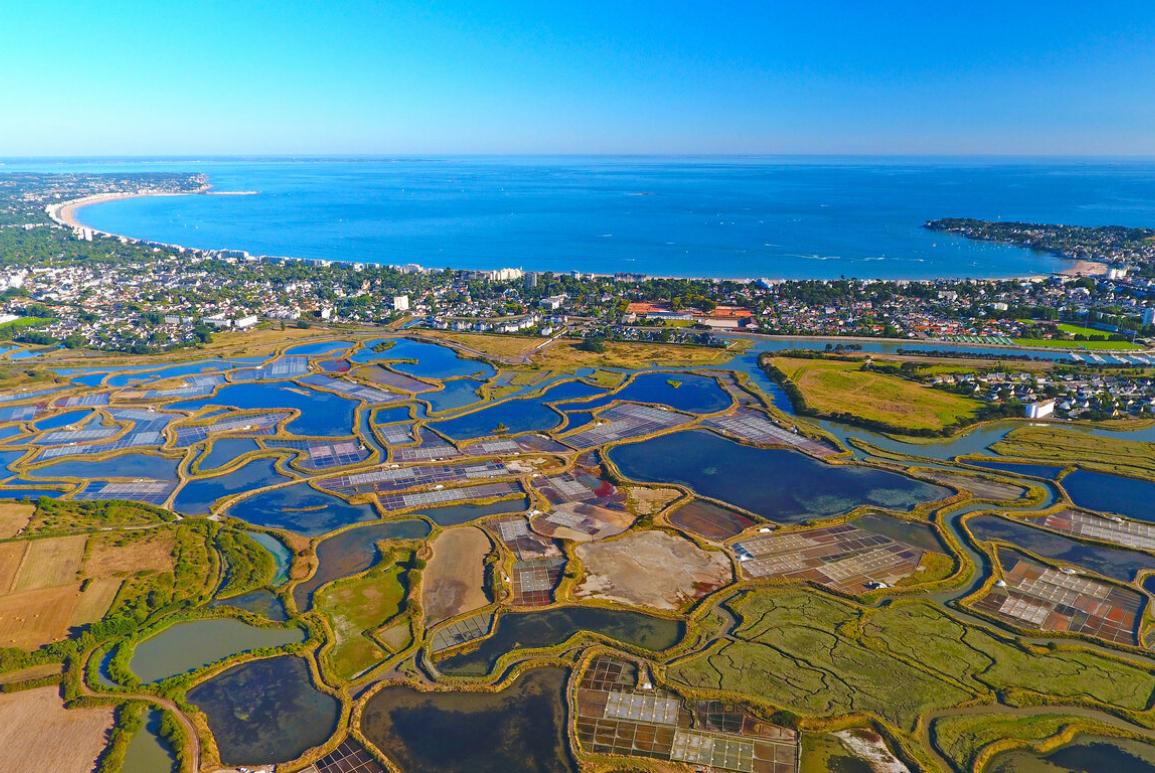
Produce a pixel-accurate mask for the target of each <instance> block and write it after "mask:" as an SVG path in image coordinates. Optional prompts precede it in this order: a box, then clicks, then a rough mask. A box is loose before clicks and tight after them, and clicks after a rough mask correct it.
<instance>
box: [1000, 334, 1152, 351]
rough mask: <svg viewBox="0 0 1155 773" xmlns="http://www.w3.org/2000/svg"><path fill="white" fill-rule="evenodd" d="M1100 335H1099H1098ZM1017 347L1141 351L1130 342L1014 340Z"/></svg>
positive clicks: (1138, 346) (1052, 339)
mask: <svg viewBox="0 0 1155 773" xmlns="http://www.w3.org/2000/svg"><path fill="white" fill-rule="evenodd" d="M1100 335H1101V334H1100ZM1015 343H1016V344H1018V345H1019V346H1038V347H1047V348H1050V349H1075V350H1078V349H1087V350H1089V351H1096V350H1098V351H1128V350H1132V351H1133V350H1136V349H1142V348H1143V347H1142V346H1140V345H1139V344H1135V343H1131V342H1130V341H1065V340H1063V339H1061V338H1016V339H1015Z"/></svg>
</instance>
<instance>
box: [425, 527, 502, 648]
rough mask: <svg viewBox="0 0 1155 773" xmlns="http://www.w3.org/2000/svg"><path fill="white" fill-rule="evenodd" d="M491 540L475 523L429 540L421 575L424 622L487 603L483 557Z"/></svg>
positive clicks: (478, 607) (437, 620)
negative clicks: (430, 553)
mask: <svg viewBox="0 0 1155 773" xmlns="http://www.w3.org/2000/svg"><path fill="white" fill-rule="evenodd" d="M491 548H492V544H491V543H490V541H489V537H487V536H486V535H485V532H483V531H482V530H481V529H478V528H477V527H475V526H459V527H456V528H453V529H447V530H445V531H444V532H442V533H441V534H440V535H439V536H438V537H437V539H435V540H434V541H433V557H432V558H430V559H429V564H428V565H427V566H426V567H425V571H424V573H423V574H422V577H421V604H422V606H423V607H424V609H425V622H426V624H427V625H432V624H434V623H437V622H440V621H441V620H445V619H447V618H450V617H454V616H455V615H460V614H462V613H463V612H468V611H470V610H473V609H480V608H481V607H483V606H485V605H486V604H488V603H489V599H488V598H487V597H486V595H485V588H484V585H485V557H486V556H487V555H488V554H489V551H490V549H491Z"/></svg>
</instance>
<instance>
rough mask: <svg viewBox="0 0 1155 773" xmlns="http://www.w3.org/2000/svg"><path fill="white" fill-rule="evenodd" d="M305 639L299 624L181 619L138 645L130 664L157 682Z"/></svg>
mask: <svg viewBox="0 0 1155 773" xmlns="http://www.w3.org/2000/svg"><path fill="white" fill-rule="evenodd" d="M304 640H305V631H304V630H303V629H301V628H298V627H297V626H291V627H288V628H263V627H258V626H255V625H249V624H248V623H245V622H242V621H240V620H235V619H233V618H229V617H225V618H217V619H213V620H194V621H192V622H189V623H177V624H176V625H174V626H172V627H170V628H166V629H164V630H163V631H161V632H160V633H158V634H157V635H156V636H153V637H150V638H148V639H145V640H144V641H142V642H141V643H140V644H137V645H136V651H135V652H134V653H133V656H132V661H131V662H130V663H129V668H131V669H132V672H133V673H134V674H136V675H137V676H138V677H140V679H141V681H144V682H155V681H158V680H161V679H166V678H168V677H170V676H176V675H177V674H183V673H184V672H186V671H192V670H193V669H196V668H200V667H202V666H207V665H208V664H209V663H215V662H216V661H218V660H221V659H223V658H227V657H229V656H231V655H237V654H239V653H241V652H247V651H249V650H255V649H262V648H265V647H281V646H283V645H286V644H293V643H295V642H300V641H304Z"/></svg>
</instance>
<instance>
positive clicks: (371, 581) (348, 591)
mask: <svg viewBox="0 0 1155 773" xmlns="http://www.w3.org/2000/svg"><path fill="white" fill-rule="evenodd" d="M404 571H405V570H404V569H403V568H402V566H401V565H400V563H397V562H383V563H381V564H379V565H377V566H376V567H374V568H373V569H370V570H369V571H368V572H367V573H365V574H363V575H361V576H359V577H353V578H351V579H348V580H341V581H338V582H336V583H334V584H333V585H330V586H328V587H327V588H324V589H322V590H321V591H319V592H318V593H317V597H316V604H317V608H318V609H319V610H321V612H322V613H323V614H324V615H325V616H326V617H327V618H328V619H329V624H330V625H331V626H332V627H333V632H334V634H335V637H336V643H335V644H334V645H333V649H332V650H330V652H329V653H328V658H327V660H328V662H329V664H330V665H331V666H332V670H333V673H334V674H335V675H336V676H337V677H338V678H340V679H343V680H350V679H353V678H354V677H356V676H357V675H358V674H360V673H362V672H364V671H365V670H366V669H369V668H372V667H373V666H375V665H376V664H377V663H379V662H381V660H383V659H384V658H385V654H386V653H385V652H384V650H382V649H381V647H380V646H378V645H377V643H376V642H375V641H373V639H372V637H371V634H372V633H373V632H374V631H376V630H377V629H379V628H380V627H381V626H383V625H384V624H385V623H386V622H388V621H389V620H390V619H391V618H393V617H395V616H396V615H397V613H398V612H400V611H401V604H402V602H403V601H404V599H405V584H404V578H403V575H404Z"/></svg>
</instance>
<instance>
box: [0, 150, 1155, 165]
mask: <svg viewBox="0 0 1155 773" xmlns="http://www.w3.org/2000/svg"><path fill="white" fill-rule="evenodd" d="M445 158H575V159H577V158H640V159H663V158H682V159H685V158H704V159H802V158H820V159H830V158H856V159H863V158H865V159H870V158H873V159H1080V160H1082V159H1087V160H1112V159H1114V160H1152V161H1155V153H1009V152H1008V153H847V152H840V153H708V152H702V153H692V152H690V153H580V152H572V153H571V152H557V153H544V152H542V153H464V152H446V153H439V152H430V153H417V152H398V153H382V152H373V153H359V152H301V153H245V152H228V153H172V154H167V153H161V154H138V153H100V154H39V155H33V154H29V155H11V156H9V155H3V156H0V164H3V163H4V162H7V161H56V160H60V161H76V160H117V161H133V160H174V161H189V160H198V159H279V160H292V159H333V160H339V159H367V160H381V159H406V160H413V159H445Z"/></svg>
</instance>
